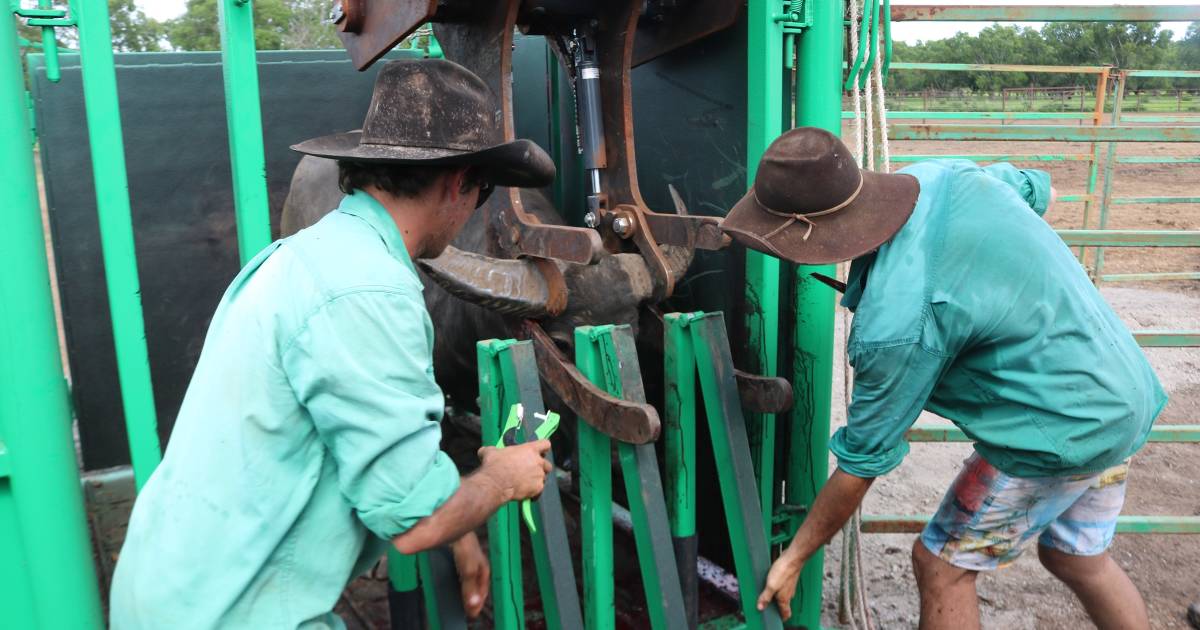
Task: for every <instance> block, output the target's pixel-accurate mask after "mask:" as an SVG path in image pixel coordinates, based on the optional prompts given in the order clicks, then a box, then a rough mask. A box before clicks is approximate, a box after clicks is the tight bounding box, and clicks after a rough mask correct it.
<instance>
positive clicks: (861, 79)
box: [801, 0, 879, 89]
mask: <svg viewBox="0 0 1200 630" xmlns="http://www.w3.org/2000/svg"><path fill="white" fill-rule="evenodd" d="M866 6H867V11H866V13H863V25H862V33H863V35H864V36H866V37H867V48H868V50H869V54H868V55H867V61H866V63H865V64H863V68H862V72H860V73H859V74H858V87H860V88H864V89H865V88H866V87H867V77H868V76H870V74H871V71H872V70H873V69H874V67H875V55H877V54H878V53H879V51H878V50H877V49H876V45H875V44H876V39H877V38H876V36H875V29H877V28H879V0H867V2H866ZM801 85H803V83H801Z"/></svg>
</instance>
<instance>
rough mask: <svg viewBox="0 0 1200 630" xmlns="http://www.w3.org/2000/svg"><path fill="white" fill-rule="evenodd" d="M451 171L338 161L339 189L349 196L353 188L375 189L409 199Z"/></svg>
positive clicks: (439, 167) (443, 167)
mask: <svg viewBox="0 0 1200 630" xmlns="http://www.w3.org/2000/svg"><path fill="white" fill-rule="evenodd" d="M452 168H454V167H448V166H415V165H409V164H389V163H386V162H351V161H348V160H338V188H340V189H341V190H342V192H344V193H346V194H347V195H348V194H350V193H351V191H353V190H354V189H355V188H358V189H365V188H366V187H367V186H375V187H377V188H379V189H380V190H382V191H384V192H386V193H389V194H392V195H395V196H397V197H408V198H412V197H416V196H418V195H420V194H421V193H422V192H424V191H425V189H426V188H428V187H429V185H430V184H432V183H433V180H434V179H437V176H438V175H441V174H442V173H444V172H446V171H448V170H450V169H452Z"/></svg>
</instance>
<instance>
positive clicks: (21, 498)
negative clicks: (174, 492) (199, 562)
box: [0, 21, 104, 629]
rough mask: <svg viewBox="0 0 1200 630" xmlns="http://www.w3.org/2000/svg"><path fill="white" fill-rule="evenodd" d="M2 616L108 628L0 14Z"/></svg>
mask: <svg viewBox="0 0 1200 630" xmlns="http://www.w3.org/2000/svg"><path fill="white" fill-rule="evenodd" d="M0 171H2V172H3V173H4V174H5V176H4V186H3V187H0V196H2V198H3V204H0V207H2V208H4V229H2V230H0V269H4V273H0V460H3V461H0V469H3V470H0V611H3V612H2V613H0V614H2V615H3V619H4V621H3V622H0V625H4V626H6V627H12V628H85V629H87V628H102V627H103V625H104V623H103V619H102V615H101V612H100V594H99V589H98V588H97V586H96V574H95V572H94V570H93V566H92V548H91V541H90V540H89V539H88V529H87V521H86V520H85V518H84V509H83V490H82V488H81V487H80V484H79V469H78V467H77V465H76V463H75V442H74V439H73V438H72V434H71V405H70V402H69V399H68V395H67V386H66V381H65V380H64V378H63V370H62V363H61V360H60V358H59V347H58V329H57V326H56V324H55V321H54V306H53V303H52V302H51V295H50V273H49V269H48V267H47V261H46V241H45V238H44V235H43V232H42V212H41V205H40V203H39V201H38V190H37V179H36V175H35V173H34V165H33V137H32V135H31V134H30V131H29V114H28V111H27V110H26V106H25V84H24V79H23V75H22V72H21V61H20V54H19V52H18V50H17V34H16V30H15V29H14V28H13V25H12V22H11V21H10V22H8V23H6V24H4V25H2V26H0Z"/></svg>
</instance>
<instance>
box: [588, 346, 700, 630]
mask: <svg viewBox="0 0 1200 630" xmlns="http://www.w3.org/2000/svg"><path fill="white" fill-rule="evenodd" d="M576 330H577V331H584V333H585V335H586V343H587V344H588V345H591V346H593V348H594V352H595V353H596V357H595V358H596V359H598V361H599V365H596V363H595V362H593V363H592V365H590V366H589V371H584V375H585V376H587V377H588V379H589V380H591V381H592V382H593V383H595V384H596V385H597V386H598V387H600V388H602V389H604V390H605V391H607V392H608V393H610V394H612V395H613V396H616V397H618V398H623V399H625V400H632V401H634V402H646V393H645V390H644V389H643V388H642V376H641V366H640V365H639V364H638V356H637V350H636V348H635V347H634V343H633V333H632V330H631V329H630V327H629V326H628V325H621V326H601V327H591V326H585V327H580V328H578V329H576ZM576 352H578V346H577V349H576ZM597 367H598V368H600V371H599V372H595V371H592V370H594V369H595V368H597ZM580 368H581V371H582V369H583V367H582V366H580ZM617 454H618V459H619V460H620V464H621V476H622V478H623V479H624V481H625V498H626V500H627V501H628V502H629V514H630V517H631V519H632V521H633V532H634V542H635V544H636V546H637V554H638V566H639V567H640V568H641V572H642V588H643V589H645V592H646V609H647V610H646V612H647V614H648V615H649V617H650V627H651V628H655V629H656V630H658V629H660V628H679V629H682V628H686V627H687V613H686V611H685V610H684V605H683V592H682V589H681V588H680V583H679V575H678V573H677V570H676V564H675V554H674V550H673V548H672V546H671V545H670V544H668V541H669V540H670V538H671V534H670V529H669V524H668V522H667V506H666V501H665V499H664V498H663V489H662V481H661V479H660V478H659V472H658V456H657V454H656V453H655V449H654V445H653V444H628V443H626V442H617ZM609 579H610V580H611V576H610V578H609Z"/></svg>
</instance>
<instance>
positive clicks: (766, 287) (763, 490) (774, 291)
mask: <svg viewBox="0 0 1200 630" xmlns="http://www.w3.org/2000/svg"><path fill="white" fill-rule="evenodd" d="M815 8H816V9H819V7H815ZM746 11H747V14H746V28H747V32H748V41H747V50H746V63H747V68H746V70H747V73H746V82H747V83H746V85H747V86H748V88H747V90H746V97H747V103H746V181H747V182H753V181H754V176H755V173H756V172H757V170H758V160H759V158H761V157H762V154H763V152H765V151H766V149H767V146H769V145H770V144H771V142H773V141H774V140H775V138H777V137H779V134H781V133H783V129H784V126H783V125H784V122H783V121H784V118H785V116H784V109H783V102H784V98H785V96H784V93H783V86H784V84H785V82H786V75H785V74H784V66H783V39H782V38H783V31H782V30H781V29H782V27H781V23H779V22H776V21H775V19H774V16H775V13H776V12H777V11H778V3H775V2H768V1H766V0H750V2H749V3H748V4H747V9H746ZM808 37H809V35H807V34H805V35H801V36H799V39H800V46H801V47H803V45H804V41H805V39H807V38H808ZM779 281H780V263H779V259H777V258H775V257H773V256H768V255H766V254H761V253H759V252H756V251H751V250H746V302H745V304H746V319H745V326H746V339H747V344H748V345H749V348H750V353H749V354H750V356H749V357H746V358H747V359H749V363H748V365H747V366H746V369H747V370H748V371H750V372H754V373H757V374H762V375H766V376H774V375H776V374H777V373H778V361H779V355H778V353H779ZM746 421H747V425H748V426H747V430H748V431H749V439H750V449H751V455H752V456H753V458H754V468H755V476H756V478H757V480H758V484H759V494H760V499H761V500H762V505H763V509H764V510H768V511H769V510H770V509H771V508H772V506H773V505H774V502H775V501H774V494H775V492H774V480H775V470H774V465H775V456H774V452H775V416H774V415H772V414H751V415H749V416H747V418H746ZM765 520H766V521H767V522H770V519H769V518H767V519H765Z"/></svg>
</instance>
